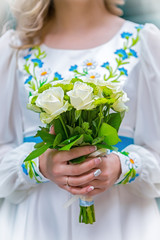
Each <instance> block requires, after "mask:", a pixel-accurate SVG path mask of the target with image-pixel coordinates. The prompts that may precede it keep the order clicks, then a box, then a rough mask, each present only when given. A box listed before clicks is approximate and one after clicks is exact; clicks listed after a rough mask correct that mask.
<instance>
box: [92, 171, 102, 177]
mask: <svg viewBox="0 0 160 240" xmlns="http://www.w3.org/2000/svg"><path fill="white" fill-rule="evenodd" d="M101 172H102V171H101V170H100V169H97V170H96V171H95V172H94V176H95V177H98V176H99V175H100V174H101Z"/></svg>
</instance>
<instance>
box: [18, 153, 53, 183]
mask: <svg viewBox="0 0 160 240" xmlns="http://www.w3.org/2000/svg"><path fill="white" fill-rule="evenodd" d="M21 168H22V172H23V175H24V177H25V179H26V180H27V181H29V182H30V183H33V184H34V183H45V182H49V179H47V178H45V177H44V176H43V175H42V173H41V172H40V170H39V158H35V159H33V160H32V161H28V162H24V161H23V163H22V164H21Z"/></svg>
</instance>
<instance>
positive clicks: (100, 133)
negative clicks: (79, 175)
mask: <svg viewBox="0 0 160 240" xmlns="http://www.w3.org/2000/svg"><path fill="white" fill-rule="evenodd" d="M127 100H128V98H127V95H126V93H125V92H123V91H122V90H121V88H120V85H119V84H118V83H117V82H115V83H114V82H107V81H104V80H101V81H100V80H95V79H94V80H91V79H86V80H82V79H79V78H73V79H70V80H62V81H53V82H51V83H46V84H44V85H43V86H41V87H39V88H38V89H37V90H36V91H34V92H33V93H32V95H31V96H30V97H29V103H28V108H29V109H31V110H33V111H35V112H38V113H40V120H41V121H42V123H44V124H46V127H45V128H44V127H41V128H40V130H38V131H37V134H36V136H37V137H40V138H41V139H42V142H41V143H38V144H36V145H35V150H34V151H33V152H31V154H30V155H29V156H28V157H27V158H26V159H25V161H24V164H25V167H26V168H29V167H28V166H29V164H31V163H32V161H33V159H34V158H36V157H38V156H40V155H41V154H42V153H43V152H45V151H46V150H47V149H48V148H51V149H53V148H54V149H57V150H59V151H64V150H65V151H66V150H70V149H71V148H74V147H77V146H82V145H83V146H85V145H94V146H97V148H98V149H102V150H104V149H105V151H106V149H111V150H115V147H114V145H116V144H117V143H118V142H119V141H120V139H119V138H118V129H119V127H120V124H121V121H122V119H123V116H124V112H125V111H126V110H127V107H126V106H125V104H124V103H125V102H126V101H127ZM52 125H53V126H54V131H55V135H52V134H50V133H49V131H50V127H51V126H52ZM102 152H104V151H102ZM87 157H88V156H83V157H79V158H76V159H74V160H72V161H71V163H72V164H78V163H81V162H83V161H85V159H86V158H87ZM80 202H83V204H80V216H79V222H84V223H86V224H87V223H90V224H92V223H93V222H95V212H94V202H93V200H92V199H90V200H89V201H88V199H85V197H84V196H83V197H82V198H81V201H80Z"/></svg>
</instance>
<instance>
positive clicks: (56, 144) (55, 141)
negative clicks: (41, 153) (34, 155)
mask: <svg viewBox="0 0 160 240" xmlns="http://www.w3.org/2000/svg"><path fill="white" fill-rule="evenodd" d="M61 141H62V134H61V133H58V134H57V135H56V137H55V139H54V142H53V148H55V147H56V146H58V144H59V143H60V142H61Z"/></svg>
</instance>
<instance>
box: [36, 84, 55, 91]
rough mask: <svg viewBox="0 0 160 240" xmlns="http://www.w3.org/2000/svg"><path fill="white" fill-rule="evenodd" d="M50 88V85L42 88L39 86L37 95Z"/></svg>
mask: <svg viewBox="0 0 160 240" xmlns="http://www.w3.org/2000/svg"><path fill="white" fill-rule="evenodd" d="M50 87H52V84H50V83H47V84H44V85H43V86H41V87H40V88H39V89H38V93H42V92H44V91H45V90H47V89H49V88H50Z"/></svg>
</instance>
